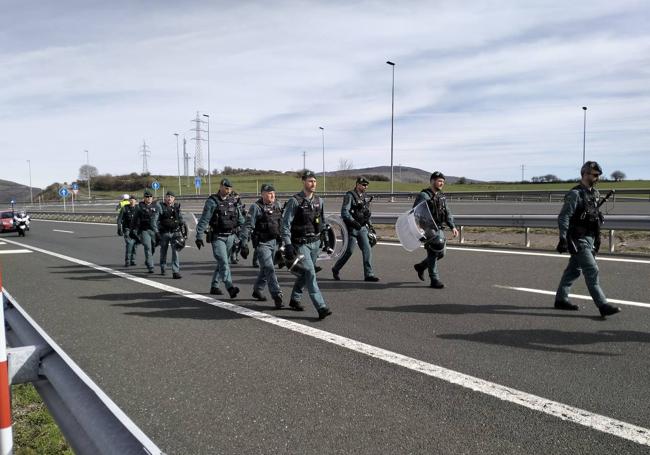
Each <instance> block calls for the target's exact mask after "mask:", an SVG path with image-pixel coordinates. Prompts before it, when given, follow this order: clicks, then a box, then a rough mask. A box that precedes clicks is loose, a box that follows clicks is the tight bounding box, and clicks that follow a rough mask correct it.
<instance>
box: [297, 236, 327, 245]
mask: <svg viewBox="0 0 650 455" xmlns="http://www.w3.org/2000/svg"><path fill="white" fill-rule="evenodd" d="M317 240H318V241H320V235H310V236H307V237H298V238H295V239H291V243H295V244H296V245H304V244H306V243H313V242H315V241H317Z"/></svg>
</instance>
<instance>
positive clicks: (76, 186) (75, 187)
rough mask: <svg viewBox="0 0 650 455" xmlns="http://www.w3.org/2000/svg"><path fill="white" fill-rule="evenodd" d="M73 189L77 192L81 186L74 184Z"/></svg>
mask: <svg viewBox="0 0 650 455" xmlns="http://www.w3.org/2000/svg"><path fill="white" fill-rule="evenodd" d="M72 189H73V190H75V191H77V190H78V189H79V185H78V184H77V182H75V183H73V184H72Z"/></svg>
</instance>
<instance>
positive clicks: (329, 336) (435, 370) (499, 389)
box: [11, 241, 650, 446]
mask: <svg viewBox="0 0 650 455" xmlns="http://www.w3.org/2000/svg"><path fill="white" fill-rule="evenodd" d="M11 243H14V244H16V245H20V246H24V247H27V248H31V249H33V250H34V251H38V252H40V253H44V254H47V255H50V256H53V257H57V258H59V259H63V260H65V261H68V262H72V263H75V264H79V265H83V266H86V267H90V268H93V269H95V270H99V271H102V272H106V273H109V274H111V275H115V276H118V277H121V278H125V279H127V280H130V281H133V282H136V283H140V284H143V285H146V286H150V287H153V288H156V289H160V290H163V291H167V292H170V293H173V294H177V295H180V296H183V297H187V298H189V299H192V300H197V301H199V302H203V303H206V304H208V305H212V306H214V307H218V308H221V309H224V310H228V311H232V312H234V313H238V314H241V315H243V316H248V317H251V318H253V319H256V320H258V321H262V322H266V323H269V324H272V325H275V326H278V327H282V328H285V329H287V330H291V331H293V332H297V333H300V334H303V335H307V336H310V337H312V338H316V339H318V340H321V341H325V342H327V343H331V344H334V345H336V346H339V347H342V348H345V349H349V350H351V351H354V352H358V353H360V354H364V355H367V356H369V357H373V358H376V359H380V360H383V361H385V362H388V363H392V364H394V365H398V366H401V367H404V368H407V369H409V370H412V371H417V372H420V373H423V374H425V375H428V376H431V377H434V378H437V379H441V380H443V381H447V382H449V383H451V384H456V385H459V386H461V387H465V388H467V389H470V390H474V391H476V392H481V393H484V394H486V395H489V396H492V397H495V398H498V399H500V400H503V401H507V402H510V403H514V404H518V405H520V406H524V407H526V408H529V409H532V410H534V411H538V412H542V413H545V414H548V415H552V416H554V417H557V418H559V419H562V420H567V421H570V422H574V423H577V424H579V425H582V426H585V427H588V428H592V429H595V430H597V431H601V432H603V433H608V434H611V435H614V436H618V437H620V438H623V439H627V440H630V441H633V442H636V443H638V444H643V445H648V446H650V429H647V428H643V427H639V426H636V425H633V424H630V423H627V422H623V421H620V420H616V419H613V418H610V417H607V416H603V415H599V414H595V413H592V412H589V411H586V410H583V409H580V408H576V407H573V406H569V405H567V404H563V403H560V402H557V401H552V400H549V399H546V398H543V397H539V396H537V395H532V394H529V393H526V392H523V391H520V390H517V389H513V388H510V387H506V386H503V385H500V384H496V383H493V382H489V381H486V380H483V379H479V378H476V377H474V376H470V375H467V374H464V373H460V372H457V371H454V370H450V369H447V368H444V367H441V366H438V365H434V364H431V363H427V362H423V361H421V360H418V359H414V358H412V357H408V356H405V355H402V354H398V353H396V352H392V351H388V350H386V349H382V348H378V347H376V346H372V345H369V344H366V343H362V342H360V341H356V340H353V339H350V338H346V337H343V336H340V335H336V334H333V333H330V332H326V331H324V330H320V329H316V328H313V327H308V326H305V325H302V324H298V323H296V322H293V321H289V320H286V319H282V318H279V317H276V316H271V315H269V314H266V313H262V312H259V311H255V310H251V309H249V308H244V307H241V306H238V305H234V304H232V303H228V302H222V301H220V300H215V299H213V298H212V297H208V296H205V295H200V294H195V293H193V292H191V291H186V290H184V289H180V288H176V287H173V286H169V285H165V284H162V283H158V282H157V281H152V280H149V279H146V278H140V277H136V276H133V275H130V274H128V273H125V272H120V271H118V270H113V269H110V268H108V267H104V266H100V265H97V264H93V263H91V262H87V261H84V260H82V259H77V258H73V257H70V256H65V255H63V254H59V253H55V252H53V251H47V250H43V249H41V248H36V247H32V246H29V245H22V244H20V243H18V242H14V241H11Z"/></svg>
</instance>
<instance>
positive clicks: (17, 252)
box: [0, 250, 31, 254]
mask: <svg viewBox="0 0 650 455" xmlns="http://www.w3.org/2000/svg"><path fill="white" fill-rule="evenodd" d="M20 253H31V251H30V250H0V254H20Z"/></svg>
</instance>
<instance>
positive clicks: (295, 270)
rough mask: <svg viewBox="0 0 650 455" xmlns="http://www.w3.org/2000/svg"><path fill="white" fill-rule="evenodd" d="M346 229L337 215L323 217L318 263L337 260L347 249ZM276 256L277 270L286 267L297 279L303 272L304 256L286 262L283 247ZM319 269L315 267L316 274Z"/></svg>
mask: <svg viewBox="0 0 650 455" xmlns="http://www.w3.org/2000/svg"><path fill="white" fill-rule="evenodd" d="M348 236H349V234H348V229H347V227H346V226H345V223H344V222H343V220H342V219H341V217H340V216H338V215H327V216H325V226H324V227H323V229H322V230H321V233H320V246H321V251H320V253H319V254H318V259H317V260H318V261H328V260H338V258H340V257H341V256H342V255H343V253H345V250H346V249H347V247H348ZM278 253H279V254H276V261H277V262H276V263H277V264H278V267H279V268H282V267H287V270H289V272H291V273H292V274H294V275H295V276H297V277H299V276H302V275H303V273H304V272H305V268H304V265H303V262H304V260H305V255H304V254H298V255H296V256H295V257H294V258H293V260H291V261H288V260H287V258H286V257H285V255H284V245H283V246H281V247H280V248H279V250H278ZM319 270H320V268H319V267H318V266H316V272H317V273H318V271H319Z"/></svg>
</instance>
